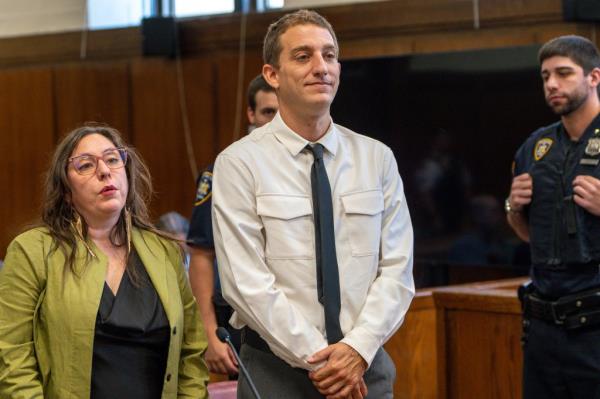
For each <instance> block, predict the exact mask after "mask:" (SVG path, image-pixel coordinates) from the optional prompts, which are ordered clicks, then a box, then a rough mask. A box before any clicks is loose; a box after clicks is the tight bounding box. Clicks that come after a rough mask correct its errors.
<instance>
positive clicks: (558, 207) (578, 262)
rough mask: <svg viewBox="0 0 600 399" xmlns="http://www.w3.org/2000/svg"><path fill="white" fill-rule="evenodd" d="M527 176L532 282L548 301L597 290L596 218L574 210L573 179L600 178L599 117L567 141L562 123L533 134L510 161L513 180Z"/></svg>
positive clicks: (599, 226) (599, 246) (599, 231)
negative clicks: (530, 185)
mask: <svg viewBox="0 0 600 399" xmlns="http://www.w3.org/2000/svg"><path fill="white" fill-rule="evenodd" d="M525 172H527V173H529V174H530V175H531V177H532V179H533V195H532V201H531V204H530V205H529V206H527V207H526V208H525V215H526V216H527V217H528V220H529V237H530V243H531V257H532V259H531V260H532V266H533V267H532V272H531V277H532V280H533V283H534V286H535V287H536V289H537V290H538V293H539V294H541V295H542V296H545V297H548V298H549V299H555V298H558V297H560V296H564V295H569V294H573V293H575V292H578V291H584V290H588V289H592V288H596V287H600V273H599V268H598V265H599V264H600V218H598V217H597V216H595V215H592V214H591V213H589V212H587V211H586V210H585V209H584V208H582V207H580V206H579V205H577V204H576V203H575V201H574V199H573V197H574V193H573V180H574V179H575V178H576V177H577V176H578V175H589V176H592V177H595V178H600V115H598V116H597V117H596V118H595V119H594V120H593V121H592V122H591V123H590V125H589V126H588V127H587V128H586V130H585V132H584V134H583V135H582V137H581V138H580V139H579V140H577V141H572V140H571V139H570V137H569V135H568V133H567V132H566V130H565V128H564V126H563V125H562V123H560V122H559V123H555V124H552V125H550V126H547V127H543V128H541V129H538V130H537V131H536V132H534V133H533V134H532V135H531V136H530V137H529V138H528V139H527V140H526V141H525V143H524V144H523V145H522V146H521V148H519V150H518V151H517V154H516V156H515V164H514V175H515V176H517V175H520V174H522V173H525Z"/></svg>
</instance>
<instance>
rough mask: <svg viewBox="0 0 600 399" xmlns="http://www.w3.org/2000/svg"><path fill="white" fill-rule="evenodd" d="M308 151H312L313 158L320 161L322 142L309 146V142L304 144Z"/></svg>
mask: <svg viewBox="0 0 600 399" xmlns="http://www.w3.org/2000/svg"><path fill="white" fill-rule="evenodd" d="M306 148H308V150H309V151H310V152H312V153H313V156H314V157H315V160H319V161H321V160H322V159H323V144H319V143H317V144H315V145H313V146H311V145H310V144H309V145H307V146H306Z"/></svg>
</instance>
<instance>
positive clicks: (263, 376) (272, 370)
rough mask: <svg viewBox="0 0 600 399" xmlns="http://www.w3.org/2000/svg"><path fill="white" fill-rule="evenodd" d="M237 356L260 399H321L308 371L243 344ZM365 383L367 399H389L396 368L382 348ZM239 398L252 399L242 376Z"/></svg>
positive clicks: (240, 376) (392, 394) (391, 394)
mask: <svg viewBox="0 0 600 399" xmlns="http://www.w3.org/2000/svg"><path fill="white" fill-rule="evenodd" d="M240 357H241V358H242V361H243V362H244V365H245V366H246V368H247V369H248V374H250V377H251V378H252V380H253V381H254V385H256V390H257V391H258V393H259V394H260V396H261V398H262V399H279V398H285V399H322V398H323V397H324V396H323V395H321V394H320V393H319V391H317V389H316V388H315V386H314V385H313V383H312V381H311V380H310V378H308V372H307V371H305V370H301V369H296V368H293V367H291V366H290V365H288V364H287V363H286V362H284V361H283V360H281V359H279V358H278V357H277V356H275V355H273V354H272V353H267V352H263V351H260V350H258V349H254V348H253V347H251V346H249V345H246V344H243V345H242V352H241V355H240ZM364 379H365V382H366V384H367V387H368V388H369V394H368V395H367V399H392V398H393V397H394V380H395V379H396V367H395V366H394V363H393V362H392V359H391V358H390V356H389V355H388V354H387V352H386V351H385V350H383V348H380V349H379V351H377V354H376V355H375V358H374V359H373V362H372V363H371V367H369V369H368V370H367V371H366V372H365V375H364ZM237 397H238V399H254V396H253V395H252V391H251V390H250V387H249V386H248V383H247V382H246V379H245V378H244V376H243V375H242V374H241V373H240V375H239V380H238V390H237Z"/></svg>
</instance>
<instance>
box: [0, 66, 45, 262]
mask: <svg viewBox="0 0 600 399" xmlns="http://www.w3.org/2000/svg"><path fill="white" fill-rule="evenodd" d="M0 109H1V110H2V113H1V114H0V115H1V116H0V132H2V140H0V152H1V153H2V157H0V169H1V170H2V171H3V172H2V173H0V187H2V194H3V195H2V199H1V200H0V220H2V226H3V228H2V230H1V231H0V259H2V258H4V255H5V251H6V246H7V245H8V243H9V242H10V241H11V240H12V239H13V238H14V237H15V235H17V234H18V233H19V232H20V231H21V229H22V228H23V227H25V225H26V224H29V223H31V222H33V221H35V220H36V219H38V218H39V215H40V199H41V196H42V189H43V188H42V182H43V174H44V173H45V171H46V169H47V165H48V160H49V157H50V154H51V152H52V150H53V148H54V143H55V134H54V130H53V126H54V122H53V114H52V73H51V71H50V68H25V69H15V70H3V71H0Z"/></svg>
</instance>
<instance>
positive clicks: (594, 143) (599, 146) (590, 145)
mask: <svg viewBox="0 0 600 399" xmlns="http://www.w3.org/2000/svg"><path fill="white" fill-rule="evenodd" d="M585 153H586V154H587V155H589V156H591V157H595V156H596V155H598V154H600V138H591V139H589V140H588V142H587V146H586V147H585Z"/></svg>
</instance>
